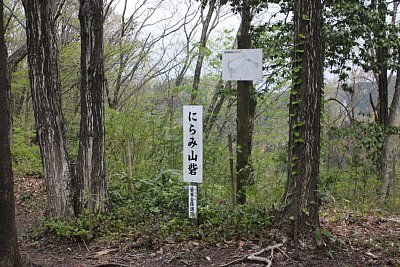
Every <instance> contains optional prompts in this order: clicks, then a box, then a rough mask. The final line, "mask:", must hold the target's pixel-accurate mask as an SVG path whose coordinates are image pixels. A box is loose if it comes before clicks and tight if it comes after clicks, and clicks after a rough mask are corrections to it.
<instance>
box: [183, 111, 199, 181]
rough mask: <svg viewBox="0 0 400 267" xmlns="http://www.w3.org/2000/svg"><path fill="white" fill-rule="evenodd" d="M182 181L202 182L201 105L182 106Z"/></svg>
mask: <svg viewBox="0 0 400 267" xmlns="http://www.w3.org/2000/svg"><path fill="white" fill-rule="evenodd" d="M183 181H185V182H190V183H202V182H203V106H183Z"/></svg>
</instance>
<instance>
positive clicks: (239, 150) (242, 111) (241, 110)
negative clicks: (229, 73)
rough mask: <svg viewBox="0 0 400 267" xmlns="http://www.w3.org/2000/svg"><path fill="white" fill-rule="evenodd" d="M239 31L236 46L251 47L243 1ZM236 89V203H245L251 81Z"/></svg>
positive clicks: (248, 15)
mask: <svg viewBox="0 0 400 267" xmlns="http://www.w3.org/2000/svg"><path fill="white" fill-rule="evenodd" d="M241 15H242V22H241V27H240V29H241V32H240V36H238V48H239V49H249V48H251V36H250V24H251V20H252V16H251V11H250V4H249V2H248V1H243V6H242V14H241ZM237 84H238V89H237V147H236V157H237V160H236V171H237V203H238V204H245V203H246V186H247V185H248V182H249V178H250V175H251V169H250V168H249V161H250V148H249V144H251V141H250V138H251V135H250V127H249V126H250V88H251V87H252V82H251V81H238V82H237Z"/></svg>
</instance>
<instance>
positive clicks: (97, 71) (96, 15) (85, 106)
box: [77, 0, 107, 211]
mask: <svg viewBox="0 0 400 267" xmlns="http://www.w3.org/2000/svg"><path fill="white" fill-rule="evenodd" d="M79 20H80V25H81V88H80V91H81V123H80V139H79V141H80V142H79V152H78V166H77V174H78V181H79V182H80V183H83V189H84V190H83V191H84V192H86V193H88V195H90V196H91V198H90V199H89V205H90V204H91V202H92V204H93V211H103V210H104V207H105V201H106V198H107V193H106V174H105V162H104V160H105V159H104V54H103V0H80V8H79ZM81 199H83V196H82V195H81Z"/></svg>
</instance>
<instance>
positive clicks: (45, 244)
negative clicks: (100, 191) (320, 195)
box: [16, 177, 400, 267]
mask: <svg viewBox="0 0 400 267" xmlns="http://www.w3.org/2000/svg"><path fill="white" fill-rule="evenodd" d="M44 195H45V193H44V184H43V180H42V179H37V178H34V177H31V178H22V177H17V178H16V202H17V203H16V207H17V211H16V221H17V228H18V235H19V240H20V251H21V255H22V257H23V261H24V265H25V266H32V267H33V266H43V267H56V266H65V267H89V266H90V267H95V266H98V267H100V266H102V267H107V266H108V267H111V266H115V267H117V266H267V263H263V262H259V261H252V260H247V259H245V257H246V256H248V255H250V254H252V253H255V252H258V251H261V250H262V249H265V248H266V247H268V246H272V245H276V242H274V241H272V240H271V241H270V242H269V241H268V240H263V241H262V240H231V241H226V242H223V243H218V244H216V245H213V246H210V245H207V244H203V243H202V242H200V241H196V240H195V241H187V242H185V243H176V242H173V241H169V242H168V241H167V242H165V244H164V245H163V246H162V247H161V248H160V249H157V250H154V249H149V248H146V247H143V246H140V242H135V241H130V240H125V241H121V242H120V243H119V245H115V244H114V245H110V244H107V243H105V242H99V241H93V242H90V243H87V242H84V240H82V241H81V242H77V241H62V242H61V241H56V240H48V239H42V240H39V241H32V240H29V239H25V238H23V234H24V233H25V232H26V231H27V230H28V229H30V228H31V227H32V226H33V225H34V224H35V223H37V221H38V219H39V218H40V217H42V216H43V209H42V207H43V206H44V198H43V196H44ZM321 225H322V226H323V227H324V228H325V229H327V230H329V232H330V233H332V235H333V236H332V237H330V238H331V239H332V241H333V242H331V244H330V245H326V246H325V247H324V248H323V249H320V250H317V251H316V250H302V251H301V252H300V255H299V257H296V258H295V255H294V250H293V248H292V247H291V246H290V245H287V244H283V245H282V246H281V247H279V248H276V249H273V255H272V257H271V250H267V251H265V252H264V253H263V254H261V255H260V256H261V257H264V258H268V259H271V260H272V266H327V267H328V266H348V267H350V266H360V267H361V266H377V267H378V266H379V267H380V266H400V217H395V216H393V217H377V216H355V215H354V214H352V213H349V212H345V211H337V210H333V209H331V210H329V209H328V210H326V211H324V214H323V215H322V216H321Z"/></svg>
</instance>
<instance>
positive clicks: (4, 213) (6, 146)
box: [0, 0, 21, 267]
mask: <svg viewBox="0 0 400 267" xmlns="http://www.w3.org/2000/svg"><path fill="white" fill-rule="evenodd" d="M0 22H1V23H0V125H2V127H1V128H0V266H3V267H18V266H21V264H20V256H19V250H18V242H17V230H16V227H15V208H14V207H15V206H14V189H13V174H12V168H11V151H10V142H9V130H10V109H9V106H10V105H9V100H10V98H9V92H10V80H9V78H8V70H7V69H8V68H7V48H6V43H5V39H4V25H3V1H2V0H1V1H0Z"/></svg>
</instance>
